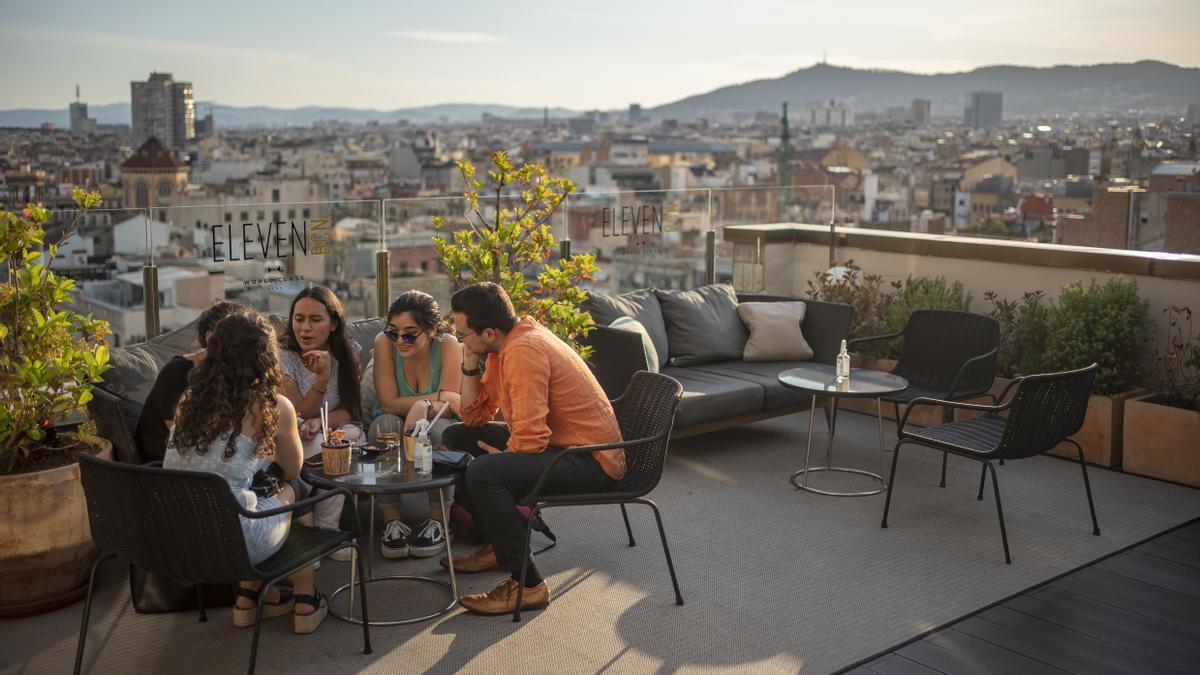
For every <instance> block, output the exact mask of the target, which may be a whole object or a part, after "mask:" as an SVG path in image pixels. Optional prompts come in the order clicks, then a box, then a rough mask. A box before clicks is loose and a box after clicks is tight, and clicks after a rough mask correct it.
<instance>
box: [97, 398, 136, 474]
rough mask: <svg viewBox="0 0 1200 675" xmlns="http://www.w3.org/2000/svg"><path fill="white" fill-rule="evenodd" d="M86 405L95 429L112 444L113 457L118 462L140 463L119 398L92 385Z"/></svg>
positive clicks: (131, 432) (131, 431)
mask: <svg viewBox="0 0 1200 675" xmlns="http://www.w3.org/2000/svg"><path fill="white" fill-rule="evenodd" d="M87 407H88V416H89V417H91V418H92V419H93V420H95V421H96V431H97V432H98V433H99V434H100V436H101V437H102V438H105V439H107V440H108V441H109V442H110V443H112V444H113V457H115V458H116V460H117V461H118V462H125V463H127V464H140V463H141V457H140V456H139V454H138V448H137V442H136V441H135V440H134V438H133V430H132V429H130V428H129V425H128V424H127V423H126V422H125V415H124V414H122V412H121V399H119V398H117V397H116V396H115V395H113V394H110V393H108V392H107V391H105V390H103V389H101V388H100V387H93V388H92V400H90V401H88V404H87Z"/></svg>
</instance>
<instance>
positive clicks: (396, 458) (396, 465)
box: [303, 444, 463, 626]
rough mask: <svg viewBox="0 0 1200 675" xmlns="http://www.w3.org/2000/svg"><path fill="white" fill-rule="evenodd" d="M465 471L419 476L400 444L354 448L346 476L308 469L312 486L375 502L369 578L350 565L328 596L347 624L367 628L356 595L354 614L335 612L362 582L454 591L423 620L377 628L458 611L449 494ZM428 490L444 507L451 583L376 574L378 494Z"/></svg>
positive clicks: (443, 469) (437, 466)
mask: <svg viewBox="0 0 1200 675" xmlns="http://www.w3.org/2000/svg"><path fill="white" fill-rule="evenodd" d="M462 472H463V470H462V469H450V468H446V467H444V466H442V465H440V464H434V465H433V473H432V474H419V473H417V471H416V468H415V467H414V466H413V463H412V462H406V461H404V453H403V452H402V450H401V447H400V446H399V445H398V444H397V445H396V447H395V448H393V449H390V450H388V451H386V452H382V453H378V454H371V453H368V454H363V453H362V452H360V451H358V450H355V453H354V457H353V459H352V461H351V465H350V472H349V473H347V474H346V475H344V476H327V475H325V472H324V471H323V470H322V469H321V467H320V466H316V467H311V466H307V465H306V466H305V468H304V472H303V476H304V479H305V480H306V481H308V482H309V483H310V484H312V485H315V486H316V487H320V488H328V489H332V488H340V487H342V488H346V489H347V490H350V492H352V493H354V494H355V495H360V494H363V495H368V496H369V497H370V498H371V513H370V516H369V517H368V522H369V523H370V524H369V526H368V527H369V529H368V530H367V546H366V552H367V560H366V562H367V565H366V568H367V572H366V574H367V578H366V579H363V580H359V581H355V579H354V571H355V569H357V565H355V564H354V562H353V561H351V564H350V583H349V584H346V585H345V586H342V587H341V588H339V589H337V590H336V591H334V592H333V593H332V594H330V596H329V613H330V614H332V615H334V616H336V617H337V618H339V619H341V620H343V621H348V622H350V623H354V624H362V619H361V618H357V617H355V616H354V593H353V592H351V593H350V595H349V601H348V602H349V611H347V612H346V614H345V615H342V614H340V613H338V612H337V611H336V610H335V609H334V603H333V600H334V598H336V597H337V596H338V595H339V594H341V593H345V592H347V591H351V590H352V589H354V588H355V585H356V584H357V583H363V584H368V585H370V584H375V583H379V582H396V581H417V582H423V583H430V584H437V585H439V586H442V587H444V588H446V589H447V590H448V591H450V604H448V605H446V606H445V607H443V608H442V609H440V610H438V611H436V612H434V613H432V614H426V615H423V616H417V617H413V618H409V619H399V620H394V621H377V620H371V622H370V624H371V625H372V626H401V625H405V624H410V623H417V622H420V621H427V620H429V619H434V618H437V617H439V616H442V615H443V614H445V613H447V612H449V611H450V610H452V609H454V608H455V607H456V606H457V605H458V582H457V580H456V579H455V576H454V553H453V552H452V551H451V550H450V536H449V533H450V523H449V518H450V512H449V511H447V510H446V496H445V490H446V488H448V487H450V486H451V485H453V484H454V481H455V480H457V479H458V477H459V476H460V475H461V474H462ZM429 490H437V492H438V499H439V500H440V502H441V505H442V527H443V528H445V532H446V535H447V536H446V556H447V557H448V558H449V559H450V565H449V567H450V583H446V582H445V581H443V580H442V579H435V578H433V577H427V576H418V575H413V574H392V575H386V576H378V577H377V576H375V572H374V569H373V565H372V564H371V559H372V557H373V556H372V552H373V551H374V550H375V537H376V532H375V496H376V495H399V494H406V493H414V492H427V491H429Z"/></svg>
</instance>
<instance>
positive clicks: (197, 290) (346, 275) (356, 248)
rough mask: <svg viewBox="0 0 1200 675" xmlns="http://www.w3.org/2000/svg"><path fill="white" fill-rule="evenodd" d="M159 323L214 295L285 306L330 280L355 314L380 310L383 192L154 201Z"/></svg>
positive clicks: (194, 310) (190, 315) (192, 312)
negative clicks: (165, 204) (161, 204)
mask: <svg viewBox="0 0 1200 675" xmlns="http://www.w3.org/2000/svg"><path fill="white" fill-rule="evenodd" d="M150 215H151V223H150V227H151V228H154V231H155V233H156V234H155V239H156V241H157V240H158V238H159V237H160V235H161V234H162V233H164V232H165V234H166V238H165V241H164V243H163V244H162V245H156V246H155V247H154V249H153V255H154V259H153V261H154V263H155V264H156V265H157V266H158V275H159V298H160V307H161V308H160V311H159V317H160V323H161V325H162V330H163V331H167V330H171V329H173V328H178V327H179V326H182V325H184V324H186V323H187V322H189V321H191V320H192V319H194V318H196V317H197V316H199V314H200V312H202V311H204V308H205V307H208V306H209V305H210V304H212V302H214V301H216V300H233V301H235V302H240V303H242V304H244V305H247V306H249V307H251V308H253V309H255V310H257V311H259V312H262V313H269V314H274V315H277V316H286V315H287V313H288V311H289V309H290V308H291V303H292V299H293V298H294V297H295V295H296V294H297V293H298V292H299V291H300V290H301V289H303V288H305V287H307V286H309V285H310V284H319V285H323V286H327V287H329V288H330V289H332V290H333V291H334V292H335V293H336V294H337V295H338V297H339V298H340V299H341V301H342V304H343V305H344V308H345V311H346V316H347V318H348V319H349V320H351V321H353V320H356V319H362V318H367V317H372V316H375V315H376V293H375V253H376V251H378V250H379V249H380V246H381V239H382V237H383V234H382V229H381V222H380V221H381V203H380V202H379V201H378V200H353V201H351V200H348V201H322V202H280V203H231V204H215V205H208V206H184V207H171V208H155V209H150Z"/></svg>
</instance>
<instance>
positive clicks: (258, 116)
mask: <svg viewBox="0 0 1200 675" xmlns="http://www.w3.org/2000/svg"><path fill="white" fill-rule="evenodd" d="M210 108H211V109H212V113H213V120H214V122H215V123H216V125H217V127H218V128H220V127H287V126H309V125H311V124H312V123H314V122H320V121H328V120H337V121H340V122H350V123H354V124H365V123H367V122H370V121H372V120H374V121H378V122H387V123H392V122H395V121H397V120H401V119H405V120H408V121H409V122H413V123H415V124H428V123H432V122H438V121H440V120H442V119H445V120H446V121H448V122H478V121H480V120H481V119H482V118H483V115H484V114H490V115H495V116H497V117H505V118H509V119H541V118H542V115H543V113H544V109H543V108H520V107H516V106H508V105H493V104H488V103H443V104H439V105H428V106H421V107H417V108H399V109H396V110H361V109H357V108H327V107H322V106H305V107H303V108H271V107H267V106H250V107H244V108H243V107H237V106H228V105H221V104H219V103H209V102H204V101H200V102H197V103H196V117H197V118H200V117H203V116H204V115H206V114H208V111H209V109H210ZM578 114H579V113H578V112H576V111H573V110H567V109H565V108H551V109H550V117H552V118H555V119H559V118H564V117H574V116H576V115H578ZM88 117H91V118H92V119H94V120H96V122H97V123H99V124H129V123H130V120H131V119H132V113H131V112H130V110H129V104H128V103H106V104H100V105H89V106H88ZM45 122H50V123H51V124H54V125H55V126H57V127H60V128H61V127H66V126H68V125H69V124H70V120H69V118H68V114H67V107H66V105H65V104H64V105H63V107H62V109H61V110H40V109H32V108H23V109H17V110H0V127H37V126H41V125H42V124H43V123H45Z"/></svg>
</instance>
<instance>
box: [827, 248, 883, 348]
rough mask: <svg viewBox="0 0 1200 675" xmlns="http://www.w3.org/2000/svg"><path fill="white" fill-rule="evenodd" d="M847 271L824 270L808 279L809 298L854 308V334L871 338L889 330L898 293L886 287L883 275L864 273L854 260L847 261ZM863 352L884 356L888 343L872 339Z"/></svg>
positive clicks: (851, 333) (852, 328)
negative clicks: (840, 273) (889, 310)
mask: <svg viewBox="0 0 1200 675" xmlns="http://www.w3.org/2000/svg"><path fill="white" fill-rule="evenodd" d="M845 267H846V273H845V274H843V275H841V276H837V275H832V274H829V273H828V272H825V271H823V270H817V271H816V272H814V273H813V278H812V279H810V280H809V281H808V297H810V298H812V299H814V300H823V301H825V302H840V303H843V304H846V305H850V306H852V307H854V319H853V323H852V324H851V325H850V337H851V338H859V337H870V336H872V335H882V334H883V333H886V332H888V331H887V319H886V317H887V314H888V309H889V307H890V305H891V303H892V301H893V300H894V299H895V296H894V295H892V294H891V293H888V292H887V291H885V290H884V287H883V277H881V276H879V275H878V274H863V272H862V270H861V269H860V268H859V267H857V266H856V265H855V264H854V261H853V260H848V261H846V264H845ZM862 349H863V352H864V353H865V354H866V355H868V356H872V357H878V356H881V355H882V354H883V353H885V352H886V351H887V350H888V345H886V344H883V343H880V342H869V343H867V344H865V345H862Z"/></svg>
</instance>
